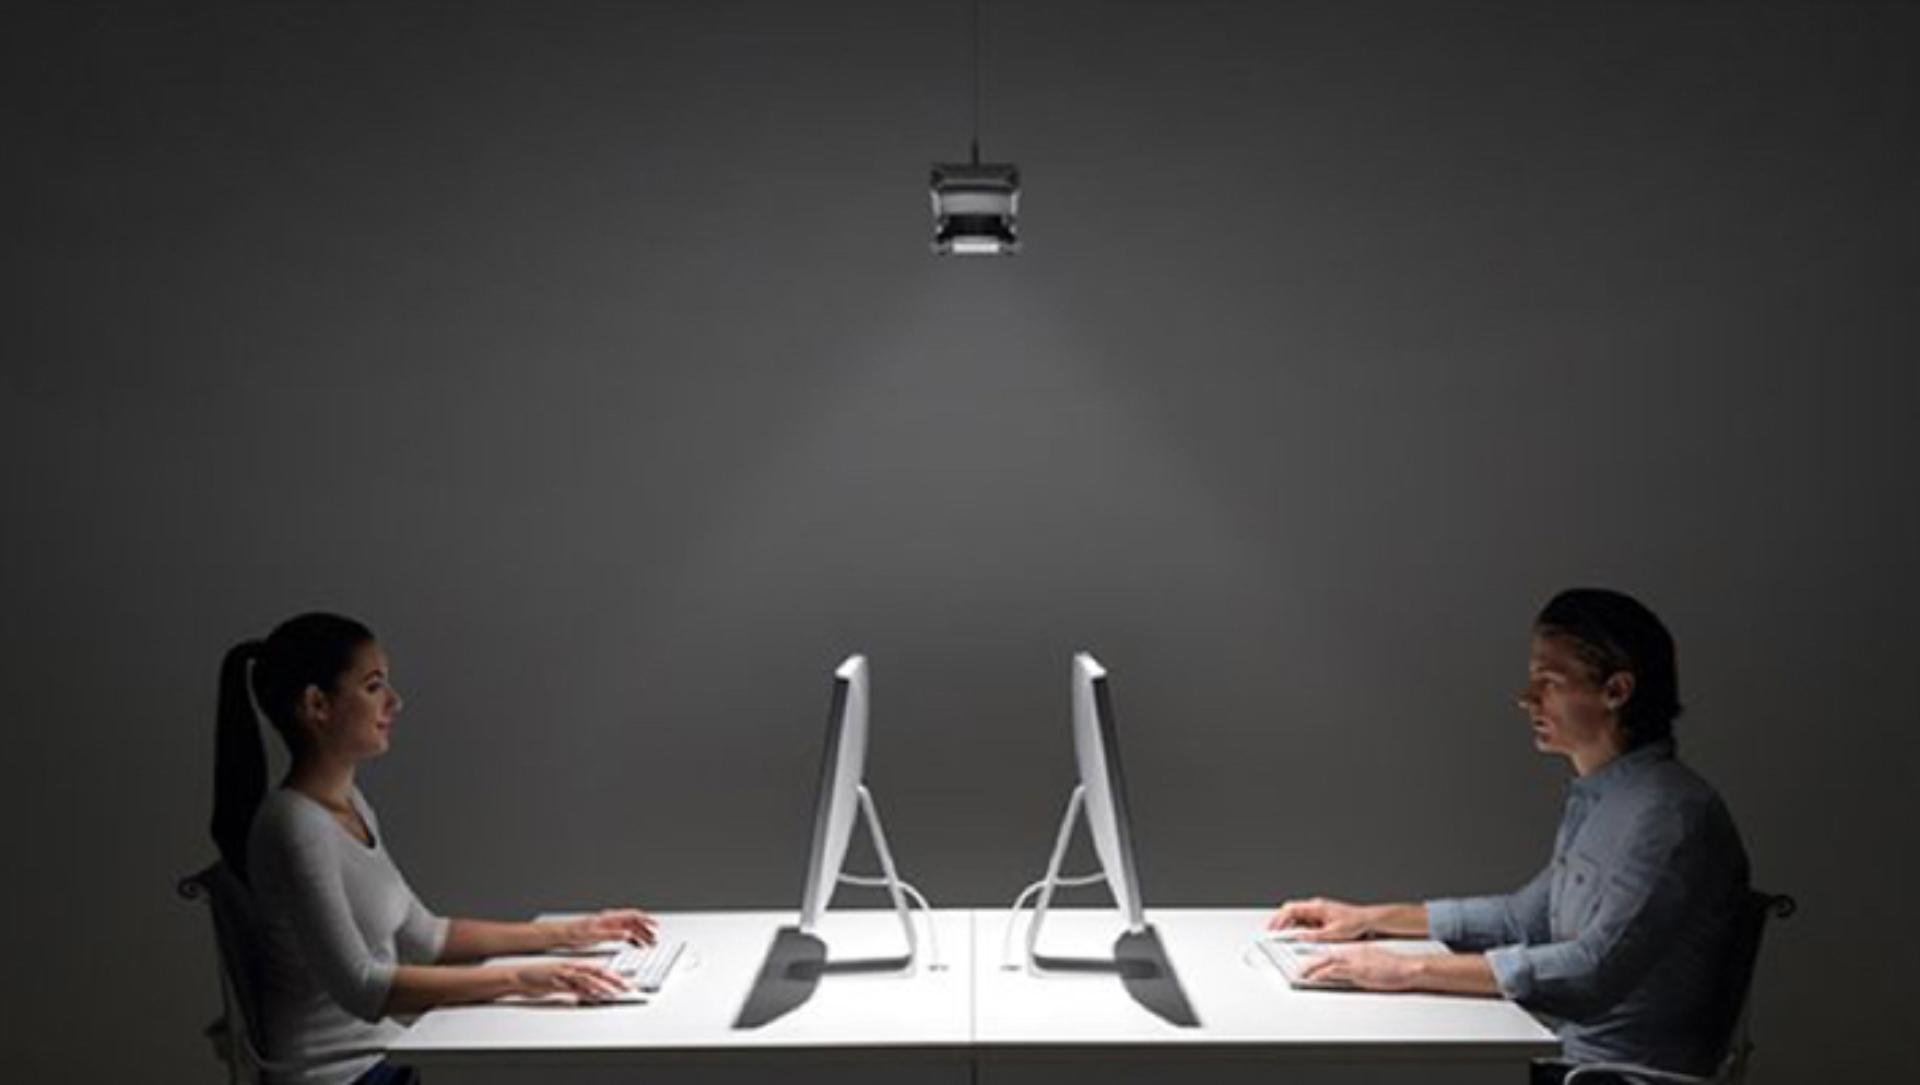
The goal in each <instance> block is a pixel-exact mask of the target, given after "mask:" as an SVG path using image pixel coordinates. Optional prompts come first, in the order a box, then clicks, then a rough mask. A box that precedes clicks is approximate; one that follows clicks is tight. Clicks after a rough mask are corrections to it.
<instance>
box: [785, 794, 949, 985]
mask: <svg viewBox="0 0 1920 1085" xmlns="http://www.w3.org/2000/svg"><path fill="white" fill-rule="evenodd" d="M858 794H859V797H860V814H861V816H862V819H863V820H865V821H866V823H867V835H868V836H869V838H871V839H872V841H873V851H874V854H875V855H878V856H879V857H880V871H881V874H880V877H878V878H866V877H861V876H859V875H854V874H841V875H840V876H839V881H838V883H837V884H840V885H853V886H860V887H863V888H867V889H885V890H886V891H887V894H888V895H889V896H890V897H892V898H893V911H894V914H895V915H897V916H899V918H900V930H901V931H902V932H903V933H904V934H905V935H906V938H907V953H906V956H904V957H878V958H868V959H861V960H841V961H832V960H829V961H827V962H826V963H825V964H824V969H825V971H827V972H864V971H874V972H884V971H896V970H897V971H901V972H911V971H913V968H914V965H915V964H916V963H918V962H919V959H920V936H919V933H918V932H917V931H915V930H914V929H913V912H912V911H911V910H910V909H909V908H908V906H907V894H909V893H911V894H913V896H914V897H915V898H917V899H918V900H919V902H920V906H921V908H922V909H924V910H925V911H926V913H927V933H928V935H929V936H930V937H931V936H932V935H933V909H932V908H931V907H929V906H928V904H927V900H926V898H925V897H924V896H921V895H920V892H919V891H918V890H916V889H914V888H913V886H911V885H908V884H907V883H906V882H904V881H902V880H901V878H900V871H899V868H897V867H895V866H894V865H893V851H892V849H890V848H888V847H887V831H886V830H885V829H883V828H882V827H881V826H880V811H879V809H878V808H877V807H876V806H874V803H873V792H871V791H869V790H867V785H865V784H861V785H860V788H859V791H858ZM801 933H803V934H808V935H812V934H814V933H815V932H814V931H811V930H804V929H803V930H802V932H801ZM934 955H935V957H938V956H939V951H938V950H936V951H935V953H934ZM933 967H934V968H935V969H938V968H940V964H939V963H938V962H937V961H936V962H935V964H934V965H933Z"/></svg>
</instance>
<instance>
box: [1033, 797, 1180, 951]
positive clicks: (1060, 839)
mask: <svg viewBox="0 0 1920 1085" xmlns="http://www.w3.org/2000/svg"><path fill="white" fill-rule="evenodd" d="M1086 809H1087V788H1086V785H1085V784H1075V785H1074V788H1073V794H1072V795H1070V796H1068V798H1067V812H1066V813H1065V814H1064V815H1062V816H1061V818H1060V832H1059V834H1058V835H1057V836H1056V837H1055V838H1054V843H1053V856H1052V857H1051V858H1050V859H1048V860H1047V876H1046V877H1044V878H1042V879H1041V880H1040V881H1038V882H1036V883H1034V884H1033V885H1031V886H1028V887H1027V891H1026V892H1024V893H1021V894H1020V898H1019V899H1018V900H1016V901H1014V902H1013V911H1014V914H1015V915H1016V916H1017V915H1018V914H1019V912H1020V908H1021V906H1022V905H1024V904H1025V903H1026V899H1027V897H1028V896H1029V895H1030V894H1031V893H1033V892H1034V891H1035V890H1038V892H1039V894H1040V899H1039V900H1038V901H1037V902H1036V903H1035V904H1034V908H1033V921H1032V922H1031V923H1029V924H1028V925H1027V951H1026V968H1027V971H1028V972H1029V973H1031V974H1033V975H1036V976H1038V975H1043V974H1045V973H1048V972H1087V971H1117V970H1118V969H1119V964H1118V962H1117V961H1106V960H1087V959H1080V958H1061V957H1048V956H1046V955H1045V954H1043V953H1041V952H1040V931H1041V928H1042V927H1043V926H1044V925H1045V924H1046V921H1047V909H1048V908H1050V907H1052V905H1053V894H1054V891H1055V890H1057V889H1059V888H1060V887H1061V886H1071V885H1092V884H1094V883H1095V882H1104V881H1105V880H1106V879H1105V877H1104V876H1102V875H1091V876H1088V877H1085V878H1063V877H1061V875H1060V867H1061V866H1062V865H1063V864H1064V863H1065V862H1066V860H1067V846H1068V845H1070V844H1072V843H1073V828H1074V826H1075V825H1077V824H1079V823H1080V822H1081V821H1082V820H1083V816H1084V815H1085V813H1086ZM1087 831H1088V832H1089V833H1091V832H1092V831H1093V828H1092V826H1088V828H1087ZM1115 904H1116V907H1117V906H1118V901H1116V902H1115ZM1151 930H1152V928H1151V927H1147V928H1143V929H1142V930H1141V931H1134V930H1129V931H1128V934H1130V935H1137V934H1141V933H1145V932H1149V931H1151Z"/></svg>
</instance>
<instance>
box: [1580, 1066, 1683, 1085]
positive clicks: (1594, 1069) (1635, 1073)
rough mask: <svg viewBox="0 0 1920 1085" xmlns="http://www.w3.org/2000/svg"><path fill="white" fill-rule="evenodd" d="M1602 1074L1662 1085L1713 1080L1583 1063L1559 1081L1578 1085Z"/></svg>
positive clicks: (1668, 1072)
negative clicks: (1660, 1084)
mask: <svg viewBox="0 0 1920 1085" xmlns="http://www.w3.org/2000/svg"><path fill="white" fill-rule="evenodd" d="M1603 1074H1605V1075H1612V1076H1613V1077H1618V1078H1625V1079H1626V1080H1628V1081H1653V1082H1660V1083H1662V1085H1711V1083H1712V1082H1713V1080H1714V1079H1713V1078H1710V1077H1700V1076H1699V1075H1697V1074H1681V1073H1676V1072H1675V1071H1672V1070H1656V1069H1654V1068H1653V1067H1651V1066H1636V1065H1634V1064H1633V1063H1630V1062H1583V1063H1579V1064H1577V1065H1576V1066H1574V1068H1573V1069H1572V1070H1569V1071H1568V1072H1567V1076H1566V1077H1565V1078H1562V1079H1561V1085H1580V1082H1581V1081H1582V1080H1584V1079H1585V1078H1587V1077H1588V1076H1589V1075H1591V1076H1592V1077H1594V1078H1596V1079H1598V1078H1601V1075H1603Z"/></svg>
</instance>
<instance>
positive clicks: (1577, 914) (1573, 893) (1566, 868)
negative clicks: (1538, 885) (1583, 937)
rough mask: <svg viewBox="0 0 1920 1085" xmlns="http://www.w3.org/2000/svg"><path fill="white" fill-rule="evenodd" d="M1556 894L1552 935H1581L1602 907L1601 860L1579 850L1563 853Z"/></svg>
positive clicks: (1564, 937)
mask: <svg viewBox="0 0 1920 1085" xmlns="http://www.w3.org/2000/svg"><path fill="white" fill-rule="evenodd" d="M1558 867H1559V869H1558V870H1557V871H1556V876H1557V881H1556V884H1555V885H1554V895H1553V937H1554V940H1555V941H1568V940H1571V939H1573V938H1576V937H1578V936H1579V934H1580V932H1581V930H1582V929H1583V928H1585V927H1586V925H1587V923H1588V922H1589V921H1590V920H1592V919H1593V914H1594V912H1596V911H1598V910H1599V908H1600V890H1601V888H1602V886H1601V882H1602V874H1601V870H1600V864H1599V863H1597V862H1595V861H1594V860H1593V858H1592V857H1591V856H1588V855H1585V854H1583V853H1581V852H1578V851H1573V852H1569V853H1567V854H1566V855H1564V856H1562V857H1561V858H1560V860H1559V863H1558Z"/></svg>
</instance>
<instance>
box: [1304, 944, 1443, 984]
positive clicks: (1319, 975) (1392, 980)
mask: <svg viewBox="0 0 1920 1085" xmlns="http://www.w3.org/2000/svg"><path fill="white" fill-rule="evenodd" d="M1300 978H1301V979H1302V980H1303V981H1306V982H1310V983H1351V984H1353V985H1354V986H1355V987H1359V988H1361V989H1362V990H1367V991H1411V990H1413V989H1414V988H1415V987H1417V986H1419V982H1420V961H1419V959H1418V958H1415V957H1413V956H1410V955H1408V954H1405V953H1394V952H1392V951H1391V950H1385V949H1381V948H1380V947H1379V946H1335V947H1332V948H1329V949H1328V950H1326V952H1324V953H1322V954H1320V955H1319V956H1317V957H1315V958H1314V959H1312V960H1310V961H1308V962H1307V964H1306V967H1304V968H1302V969H1301V970H1300Z"/></svg>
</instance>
